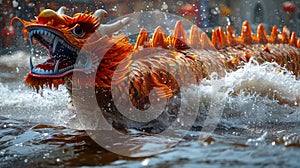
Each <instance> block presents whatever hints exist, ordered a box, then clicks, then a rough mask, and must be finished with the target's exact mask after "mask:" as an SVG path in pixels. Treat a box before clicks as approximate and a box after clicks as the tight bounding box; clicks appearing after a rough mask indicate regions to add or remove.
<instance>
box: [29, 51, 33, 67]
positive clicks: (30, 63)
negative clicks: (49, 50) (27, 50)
mask: <svg viewBox="0 0 300 168" xmlns="http://www.w3.org/2000/svg"><path fill="white" fill-rule="evenodd" d="M29 65H30V70H33V64H32V56H31V55H30V58H29Z"/></svg>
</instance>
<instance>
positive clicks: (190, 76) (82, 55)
mask: <svg viewBox="0 0 300 168" xmlns="http://www.w3.org/2000/svg"><path fill="white" fill-rule="evenodd" d="M64 10H65V8H63V7H62V8H60V9H59V10H58V11H53V10H50V9H46V10H43V11H42V12H41V13H40V14H39V15H38V16H37V17H36V19H35V20H31V21H24V20H21V19H18V18H15V19H18V20H19V21H21V22H22V23H23V25H24V28H23V30H22V31H23V34H24V35H25V37H27V38H28V40H29V41H30V43H31V45H32V43H34V42H38V43H40V44H42V45H43V46H44V47H45V48H46V49H47V50H48V52H49V55H50V58H49V59H48V60H47V61H46V62H44V63H42V64H38V65H35V66H34V65H33V64H32V63H30V68H31V71H30V72H29V73H28V76H27V77H26V79H25V83H26V84H28V85H29V86H31V87H33V88H35V89H37V90H39V89H41V88H43V87H44V86H49V87H53V86H54V87H58V86H59V85H61V84H62V85H63V84H65V85H66V86H67V88H68V90H69V91H70V93H71V94H72V85H79V86H82V87H93V88H95V89H94V90H95V94H96V98H97V102H98V105H99V107H100V108H101V109H102V111H103V112H104V113H106V116H107V117H109V118H111V120H112V123H114V124H115V125H116V126H121V127H123V126H124V125H125V127H126V124H127V123H128V122H127V119H126V117H125V116H123V115H122V114H120V113H119V110H118V109H119V108H120V107H121V106H122V107H124V108H126V107H128V106H129V107H132V106H133V107H134V108H137V109H139V110H147V109H148V108H149V107H150V106H151V101H150V99H151V98H149V97H151V95H154V96H156V97H158V98H160V99H165V100H166V101H167V102H169V103H168V105H167V106H166V110H165V111H167V112H166V113H167V114H166V115H167V116H169V117H168V120H172V117H170V116H172V113H176V110H177V112H178V107H177V106H173V105H172V104H173V103H174V102H176V99H177V98H180V89H181V88H182V87H186V86H189V85H190V84H200V83H201V81H202V80H203V79H209V78H210V74H211V73H213V72H216V73H217V74H218V75H219V77H222V76H223V75H225V74H226V72H229V71H234V70H237V69H238V68H239V67H241V66H242V65H243V64H245V63H246V62H249V60H250V59H254V60H256V61H257V62H259V63H264V62H276V63H277V64H279V65H281V66H282V67H285V68H286V69H288V70H289V71H291V72H292V73H293V74H294V75H295V77H298V76H299V75H300V49H299V48H300V40H298V39H297V35H296V33H294V32H293V33H290V32H289V30H288V29H287V28H286V27H284V28H283V30H282V32H281V33H279V31H278V29H277V28H276V27H275V26H274V27H273V29H272V32H271V34H270V35H267V34H266V31H265V29H264V27H263V25H262V24H260V25H259V26H258V29H257V34H253V33H252V32H251V29H250V24H249V23H248V22H247V21H245V22H244V23H243V25H242V30H241V35H240V36H237V35H236V34H234V33H233V31H232V29H231V27H227V29H226V33H225V32H224V31H223V30H222V28H218V29H215V30H214V31H213V32H212V37H211V40H210V38H209V37H208V36H207V35H206V34H205V33H200V31H199V29H198V28H197V27H196V26H192V27H191V31H190V33H189V35H187V34H186V32H185V30H184V26H183V24H182V23H181V22H180V21H178V22H177V24H176V25H175V28H174V33H173V34H172V35H170V36H167V37H166V36H165V35H164V32H163V30H162V28H161V27H157V28H156V29H155V31H154V33H153V35H152V37H151V38H150V37H149V35H148V32H147V31H146V30H145V29H141V31H140V33H139V35H138V37H137V39H136V43H135V44H131V43H130V42H129V40H128V38H127V37H125V36H122V35H112V34H113V33H114V32H115V31H117V30H119V29H120V28H121V27H123V26H125V25H126V24H127V23H128V22H129V21H130V20H129V19H128V18H124V19H122V20H119V21H117V22H115V23H113V24H102V23H101V20H102V18H103V17H104V16H105V15H107V13H106V12H105V11H104V10H97V11H95V12H94V13H87V12H85V13H80V14H79V13H78V14H75V15H74V16H73V17H70V16H68V15H65V14H64ZM15 19H14V20H15ZM31 62H32V61H31ZM75 73H76V75H77V77H78V78H77V79H78V80H74V79H72V77H73V75H74V74H75ZM113 97H116V99H117V100H118V103H116V99H113ZM128 110H129V109H128ZM164 119H166V116H163V115H162V116H161V118H160V119H158V120H153V121H152V122H151V123H152V127H154V126H155V124H159V123H160V124H161V122H164V121H163V120H164ZM139 124H140V125H143V124H144V125H145V123H143V122H141V123H139ZM156 126H157V125H156Z"/></svg>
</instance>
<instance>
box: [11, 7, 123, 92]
mask: <svg viewBox="0 0 300 168" xmlns="http://www.w3.org/2000/svg"><path fill="white" fill-rule="evenodd" d="M65 10H66V7H61V8H60V9H59V10H58V11H53V10H51V9H45V10H43V11H41V12H40V14H39V15H38V16H37V17H36V18H35V19H34V20H30V21H24V20H21V19H19V18H17V17H16V18H13V19H12V21H14V20H18V21H20V22H21V23H22V24H23V26H24V28H23V29H22V32H23V34H24V36H25V37H26V38H27V40H29V42H30V46H31V51H33V50H34V49H33V43H39V44H41V45H42V46H43V47H45V48H46V49H47V51H48V55H49V59H48V60H47V61H45V62H44V63H41V64H38V65H33V63H32V57H30V72H29V73H28V75H27V77H26V79H25V83H26V84H28V85H29V86H31V87H34V88H36V89H37V90H38V89H39V88H40V87H41V88H42V87H43V86H44V85H48V86H50V87H52V85H54V86H55V87H58V85H60V84H65V82H66V77H70V76H71V75H72V73H73V72H74V71H82V70H86V69H89V68H90V66H92V62H93V61H95V59H96V58H93V57H92V56H91V55H95V54H93V53H91V52H90V51H89V50H90V49H91V47H93V48H95V46H101V44H100V41H101V39H102V44H107V43H108V42H107V39H110V38H108V37H109V36H110V35H111V34H113V33H114V32H116V31H117V30H119V29H120V28H122V27H123V26H124V25H126V24H127V23H128V22H129V19H128V18H124V19H122V20H119V21H117V22H114V23H112V24H101V20H102V19H103V17H105V16H106V15H107V12H106V11H105V10H103V9H99V10H96V11H95V12H93V13H87V11H85V12H84V13H76V14H74V15H73V17H70V16H68V15H66V14H64V13H65ZM11 24H12V23H11ZM88 39H89V40H88ZM90 39H92V40H90ZM104 39H106V41H104ZM87 41H89V42H87ZM87 43H89V44H87ZM85 46H87V47H85ZM102 46H103V45H102ZM83 50H84V51H83ZM82 52H84V54H81V55H83V56H81V57H80V61H78V59H79V58H78V57H79V54H80V53H82Z"/></svg>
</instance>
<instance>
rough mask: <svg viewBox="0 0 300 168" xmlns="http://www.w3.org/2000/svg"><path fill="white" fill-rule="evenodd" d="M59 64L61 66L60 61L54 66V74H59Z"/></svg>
mask: <svg viewBox="0 0 300 168" xmlns="http://www.w3.org/2000/svg"><path fill="white" fill-rule="evenodd" d="M58 64H59V60H57V62H56V63H55V66H54V73H57V72H58Z"/></svg>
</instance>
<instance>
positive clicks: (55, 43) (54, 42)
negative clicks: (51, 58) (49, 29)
mask: <svg viewBox="0 0 300 168" xmlns="http://www.w3.org/2000/svg"><path fill="white" fill-rule="evenodd" d="M57 43H58V37H56V36H55V37H54V40H53V45H52V54H53V53H54V52H55V50H56V46H57Z"/></svg>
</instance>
